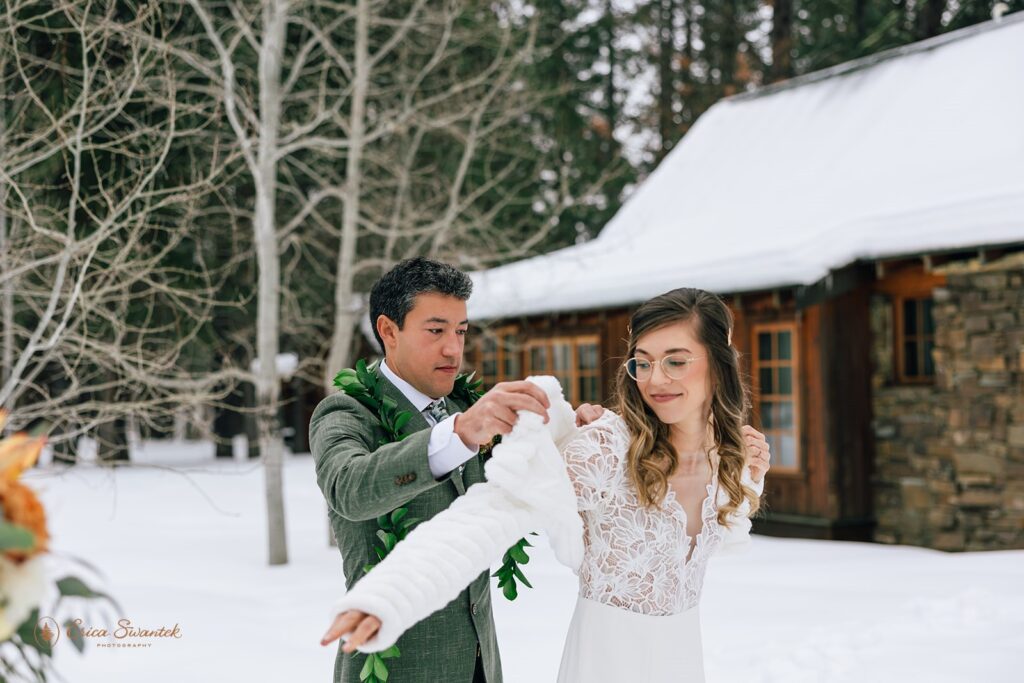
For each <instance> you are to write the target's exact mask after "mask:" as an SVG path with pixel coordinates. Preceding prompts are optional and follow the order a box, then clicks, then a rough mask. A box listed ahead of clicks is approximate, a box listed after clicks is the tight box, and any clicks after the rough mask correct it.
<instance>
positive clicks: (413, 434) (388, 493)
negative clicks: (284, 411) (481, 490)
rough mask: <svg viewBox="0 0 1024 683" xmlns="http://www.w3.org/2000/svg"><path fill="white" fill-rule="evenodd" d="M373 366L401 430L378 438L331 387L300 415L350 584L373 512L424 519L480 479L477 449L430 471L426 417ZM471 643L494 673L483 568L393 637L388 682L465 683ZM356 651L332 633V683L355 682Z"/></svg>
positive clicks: (365, 414)
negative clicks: (458, 466)
mask: <svg viewBox="0 0 1024 683" xmlns="http://www.w3.org/2000/svg"><path fill="white" fill-rule="evenodd" d="M373 371H375V372H377V375H378V377H380V379H381V381H382V382H383V383H384V391H385V393H386V394H388V395H389V396H391V397H392V398H394V399H395V401H397V402H398V409H399V410H407V411H409V412H410V413H412V418H411V419H410V420H409V422H408V424H407V425H406V428H405V431H406V433H408V434H409V436H407V437H406V438H405V439H403V440H402V441H400V442H397V443H387V444H386V445H384V446H381V447H379V448H378V447H377V444H378V443H379V441H380V440H381V439H382V438H385V439H386V438H387V436H386V434H385V432H384V431H383V430H382V429H381V427H380V423H379V421H378V418H377V416H376V415H374V414H373V413H372V412H371V411H370V410H368V409H367V408H365V407H364V406H363V405H362V404H361V403H359V402H358V401H356V400H355V399H353V398H351V397H350V396H348V395H346V394H344V393H340V392H339V393H337V394H334V395H332V396H328V397H327V398H325V399H324V400H323V401H321V402H320V405H318V406H317V408H316V411H314V413H313V419H312V420H311V422H310V425H309V434H310V444H311V447H312V451H313V458H314V461H315V463H316V479H317V483H318V484H319V485H320V490H321V491H323V494H324V497H325V498H326V499H327V506H328V508H329V512H328V515H329V518H330V522H331V527H332V528H333V529H334V536H335V538H337V539H338V549H339V550H340V551H341V558H342V565H343V569H344V572H345V585H346V586H347V587H349V588H351V587H352V585H353V584H354V583H355V582H356V581H358V580H359V578H360V577H361V576H362V575H363V566H364V565H366V563H368V562H371V561H375V560H376V559H377V555H376V554H375V553H374V550H373V548H374V545H375V543H376V542H377V540H378V539H377V536H376V533H377V529H378V526H377V517H378V516H380V515H383V514H386V513H388V512H390V511H391V510H394V509H395V508H397V507H401V506H406V507H408V508H409V516H410V517H414V518H417V519H421V520H427V519H430V518H431V517H433V516H434V515H436V514H437V513H439V512H441V511H442V510H444V509H445V508H447V507H448V506H449V505H451V504H452V502H454V501H455V499H456V498H458V497H459V496H460V495H462V494H463V493H465V491H466V487H467V486H470V485H471V484H475V483H477V482H480V481H483V480H484V469H483V459H482V456H480V455H479V454H478V455H476V456H475V457H473V458H471V459H470V460H469V461H468V462H467V463H466V467H465V470H464V472H463V474H462V476H461V477H460V476H459V473H458V471H457V470H456V471H453V472H452V474H450V475H449V476H447V477H445V478H444V479H442V480H441V481H437V480H435V479H434V476H433V475H432V474H431V473H430V467H429V466H428V464H427V443H428V441H429V440H430V424H429V423H428V422H427V420H426V418H425V417H424V416H423V415H422V414H421V413H419V411H417V410H416V408H415V407H414V406H413V405H412V404H411V403H410V402H409V400H408V399H407V398H405V396H404V395H403V394H402V392H400V391H399V390H398V389H397V388H396V387H395V385H393V384H392V383H391V382H389V381H388V380H387V378H386V377H384V376H383V375H381V374H380V371H379V370H378V369H376V368H375V369H374V370H373ZM447 401H448V405H449V407H450V409H451V412H453V413H454V412H456V410H464V409H465V408H466V406H463V405H461V404H459V403H458V402H457V401H456V400H454V399H453V398H451V397H448V398H447ZM452 408H454V409H452ZM478 644H479V647H480V654H481V657H482V660H483V665H484V672H485V674H486V676H487V681H488V683H501V662H500V660H499V658H498V643H497V639H496V638H495V633H494V619H493V617H492V615H491V592H490V584H489V582H488V576H487V572H484V573H482V574H480V576H478V577H477V578H476V580H474V581H473V583H471V584H470V585H469V587H468V588H467V589H466V590H464V591H462V593H460V594H459V597H457V598H455V600H453V601H451V602H450V603H448V605H446V606H445V607H444V608H443V609H441V610H438V611H437V612H435V613H434V614H432V615H430V616H429V617H427V618H426V619H424V620H423V621H421V622H420V623H418V624H416V625H415V626H413V627H412V628H411V629H409V630H408V631H406V632H405V634H404V635H403V636H402V637H401V638H399V640H398V648H399V650H400V651H401V657H399V658H397V659H388V660H386V662H387V665H388V669H389V671H390V675H389V676H388V683H470V682H471V681H472V679H473V668H474V665H475V663H476V652H477V646H478ZM365 661H366V655H363V654H360V653H358V652H356V653H354V654H350V655H348V654H344V653H343V652H342V651H341V643H339V644H338V656H337V659H336V660H335V664H334V683H359V671H360V669H361V668H362V666H363V663H364V662H365Z"/></svg>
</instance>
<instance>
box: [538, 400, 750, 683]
mask: <svg viewBox="0 0 1024 683" xmlns="http://www.w3.org/2000/svg"><path fill="white" fill-rule="evenodd" d="M629 443H630V435H629V430H628V428H627V426H626V423H625V422H624V421H623V420H622V418H621V417H619V416H618V415H616V414H615V413H613V412H611V411H607V410H606V411H605V413H604V415H603V416H602V417H601V418H599V419H598V420H595V421H594V422H593V423H591V424H590V425H588V426H587V427H584V428H583V429H582V430H580V433H579V434H578V435H577V436H576V438H575V439H573V440H572V441H571V442H570V443H569V444H568V445H567V446H566V447H565V449H564V450H563V457H564V459H565V464H566V470H567V471H568V473H569V478H570V480H571V481H572V483H573V487H574V488H575V491H576V497H577V503H578V506H579V510H580V514H581V515H582V517H583V523H584V556H583V564H582V566H581V567H580V571H579V582H580V592H579V598H578V600H577V604H576V611H575V613H574V614H573V619H572V623H571V624H570V626H569V633H568V635H567V636H566V641H565V649H564V651H563V653H562V663H561V667H560V669H559V674H558V682H559V683H620V682H622V681H630V682H631V683H668V682H670V681H671V682H673V683H698V682H701V681H704V663H703V654H702V646H701V632H700V616H699V610H698V604H699V601H700V593H701V587H702V585H703V582H704V572H705V570H706V569H707V564H708V559H709V558H710V557H711V555H712V554H714V553H715V552H716V551H718V550H719V549H721V548H722V547H723V546H724V545H730V544H731V543H732V542H733V540H734V539H735V540H738V541H739V542H742V541H743V540H745V538H746V536H747V533H748V532H749V528H750V523H749V521H748V520H747V519H746V517H745V516H744V515H743V514H742V513H743V512H745V510H742V509H741V510H740V511H739V512H740V514H739V515H737V516H736V517H735V518H731V519H730V521H731V522H732V524H731V525H730V528H729V529H726V528H724V527H723V526H722V525H720V524H719V523H718V505H719V504H724V503H725V502H727V501H728V495H727V494H726V492H725V491H724V490H720V489H719V488H718V479H717V473H715V474H714V475H713V476H712V478H711V481H710V483H709V484H708V485H707V498H706V499H705V500H704V502H703V504H702V506H701V517H702V521H703V524H702V526H701V530H700V533H699V534H698V535H697V536H696V538H695V539H692V538H691V537H690V536H689V535H688V534H687V532H686V512H685V511H684V510H683V507H682V505H680V504H679V502H677V501H676V499H675V494H674V493H673V492H672V491H671V490H670V491H669V493H668V496H667V497H666V499H665V501H664V503H663V505H662V506H661V508H659V509H651V508H647V507H645V506H643V505H642V504H641V503H640V501H639V499H638V498H637V495H636V493H635V489H634V488H633V486H632V484H631V483H630V481H629V478H628V474H627V473H626V468H625V460H626V453H627V449H628V448H629ZM744 484H745V485H746V486H749V487H750V488H752V489H754V490H755V491H757V493H758V494H760V493H761V488H763V484H760V485H756V484H754V482H753V480H751V479H750V478H749V473H747V474H746V476H745V478H744ZM691 546H692V553H691V551H690V549H691ZM688 554H689V559H687V555H688Z"/></svg>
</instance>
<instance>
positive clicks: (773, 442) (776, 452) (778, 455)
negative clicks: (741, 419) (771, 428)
mask: <svg viewBox="0 0 1024 683" xmlns="http://www.w3.org/2000/svg"><path fill="white" fill-rule="evenodd" d="M765 439H767V440H768V448H769V449H771V452H772V464H776V465H781V464H782V448H781V446H780V443H779V435H778V434H765Z"/></svg>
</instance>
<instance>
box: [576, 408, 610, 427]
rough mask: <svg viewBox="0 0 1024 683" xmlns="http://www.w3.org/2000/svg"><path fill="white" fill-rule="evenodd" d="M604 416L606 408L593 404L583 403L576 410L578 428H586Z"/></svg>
mask: <svg viewBox="0 0 1024 683" xmlns="http://www.w3.org/2000/svg"><path fill="white" fill-rule="evenodd" d="M602 415H604V408H602V407H601V406H596V405H594V404H593V403H581V404H580V407H579V408H577V409H576V426H577V427H584V426H586V425H588V424H590V423H591V422H593V421H594V420H596V419H597V418H599V417H601V416H602Z"/></svg>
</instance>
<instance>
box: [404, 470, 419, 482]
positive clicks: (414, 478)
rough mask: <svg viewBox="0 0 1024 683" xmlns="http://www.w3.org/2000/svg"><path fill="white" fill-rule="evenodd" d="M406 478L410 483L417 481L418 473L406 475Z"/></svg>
mask: <svg viewBox="0 0 1024 683" xmlns="http://www.w3.org/2000/svg"><path fill="white" fill-rule="evenodd" d="M405 477H406V480H407V481H409V482H414V481H416V473H415V472H410V473H409V474H407V475H405Z"/></svg>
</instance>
